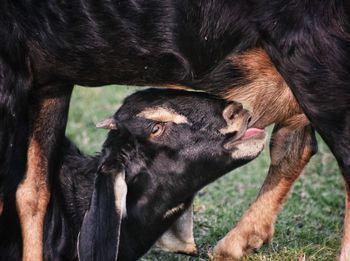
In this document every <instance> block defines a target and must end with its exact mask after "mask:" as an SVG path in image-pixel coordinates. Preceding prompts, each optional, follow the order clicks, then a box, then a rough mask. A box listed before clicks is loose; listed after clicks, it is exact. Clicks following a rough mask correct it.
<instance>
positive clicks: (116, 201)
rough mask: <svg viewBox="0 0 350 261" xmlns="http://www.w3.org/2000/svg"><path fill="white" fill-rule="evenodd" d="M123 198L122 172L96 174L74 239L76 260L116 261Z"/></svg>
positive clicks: (124, 201)
mask: <svg viewBox="0 0 350 261" xmlns="http://www.w3.org/2000/svg"><path fill="white" fill-rule="evenodd" d="M126 194H127V186H126V183H125V172H124V170H123V169H121V168H120V169H119V170H116V171H114V172H113V173H109V174H105V173H98V174H97V177H96V180H95V188H94V191H93V194H92V198H91V202H90V208H89V210H88V211H87V212H86V214H85V217H84V220H83V224H82V227H81V230H80V233H79V236H78V249H77V250H78V255H79V260H81V261H88V260H89V261H92V260H95V261H99V260H117V257H118V249H119V240H120V228H121V221H122V218H123V216H125V215H126Z"/></svg>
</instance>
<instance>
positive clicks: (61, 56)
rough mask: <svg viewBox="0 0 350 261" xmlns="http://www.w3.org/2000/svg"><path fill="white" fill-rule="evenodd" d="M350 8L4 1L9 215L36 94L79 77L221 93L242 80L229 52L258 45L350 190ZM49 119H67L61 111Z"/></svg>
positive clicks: (0, 125)
mask: <svg viewBox="0 0 350 261" xmlns="http://www.w3.org/2000/svg"><path fill="white" fill-rule="evenodd" d="M349 15H350V4H349V1H346V0H310V1H304V0H288V1H287V0H251V1H246V0H237V1H232V0H180V1H178V0H176V1H175V0H165V1H156V0H149V1H141V0H122V1H114V0H112V1H95V0H83V1H77V0H71V1H56V0H50V1H33V0H29V1H28V0H26V1H24V0H2V1H1V3H0V35H1V38H0V152H1V153H0V155H1V156H0V169H1V180H3V182H2V183H3V184H2V187H6V188H10V189H8V190H9V192H8V193H7V192H6V193H5V209H4V211H5V212H6V211H9V209H11V208H13V207H11V206H13V204H12V203H13V197H14V196H13V190H14V188H15V187H16V184H17V183H18V182H19V180H20V178H21V175H23V169H24V168H25V166H23V165H24V163H23V160H24V159H25V151H26V144H27V140H26V137H27V132H28V130H26V128H28V125H29V126H30V125H31V123H30V122H28V120H27V119H28V115H27V112H28V111H30V110H29V109H28V106H30V104H31V100H30V99H28V97H31V96H29V92H31V93H34V96H36V94H37V93H38V92H40V93H43V94H44V95H48V96H55V95H57V93H61V90H62V89H63V88H67V86H71V85H72V84H81V85H89V86H96V85H102V84H108V83H119V84H138V85H146V84H147V85H149V84H163V85H165V84H182V85H186V86H188V87H193V88H196V89H200V90H206V91H212V92H217V91H220V92H221V91H222V90H224V89H225V88H227V87H228V86H230V87H232V86H234V83H235V82H237V81H238V80H242V77H243V78H244V75H243V74H242V72H241V71H240V70H238V69H237V67H236V66H235V65H233V64H230V63H228V61H225V57H227V56H228V55H229V54H232V53H238V52H243V51H246V50H248V49H250V48H255V47H262V48H263V49H264V50H265V51H266V52H267V53H268V54H269V56H270V58H271V59H272V61H273V63H274V65H275V66H276V67H277V69H278V71H279V72H280V73H281V75H282V76H283V77H284V79H285V80H286V82H287V83H288V85H289V86H290V88H291V89H292V91H293V93H294V95H295V96H296V98H297V100H298V102H299V104H300V105H301V107H302V109H303V111H304V112H305V113H306V115H307V116H308V118H309V119H310V121H311V122H312V124H313V126H314V127H315V129H316V130H317V131H318V132H319V133H320V135H321V136H322V137H323V139H324V140H325V141H326V143H327V144H328V145H329V147H330V148H331V150H332V152H333V153H334V155H335V157H336V158H337V161H338V163H339V165H340V168H341V169H342V172H343V175H344V178H345V180H346V183H347V186H348V187H349V186H350V157H349V151H350V91H349V85H350V63H349V57H350V40H349V38H350V17H349ZM63 86H64V87H63ZM64 95H65V96H66V97H68V98H67V99H69V92H66V93H65V94H64ZM63 111H64V110H63ZM52 114H56V115H55V116H54V115H51V117H52V118H54V117H56V118H57V119H63V120H62V122H64V121H65V117H61V116H62V115H61V114H64V113H62V112H61V111H60V110H58V111H57V112H55V113H52ZM14 115H15V117H14ZM22 126H24V128H25V129H24V132H23V133H22ZM63 129H64V124H61V125H60V126H58V127H57V126H52V127H51V129H48V130H46V132H45V133H42V135H47V136H50V135H53V136H57V137H58V138H57V139H53V141H48V140H47V139H45V137H44V138H43V140H44V141H42V144H41V146H42V147H43V148H44V147H45V148H47V149H48V152H49V153H48V154H49V155H48V158H49V159H52V158H53V154H55V153H57V146H58V145H57V143H58V142H59V140H60V137H62V136H63ZM12 145H14V146H12ZM50 163H51V161H50ZM54 167H55V166H51V167H50V170H51V171H50V172H54V171H52V170H54V169H55V168H54ZM48 172H49V170H48ZM8 173H11V177H10V178H7V177H6V176H7V174H8ZM16 173H17V174H16ZM15 174H16V178H14V177H13V176H15ZM51 176H53V174H51ZM4 180H5V181H4ZM10 183H14V184H10ZM7 194H10V195H12V196H7ZM6 197H9V199H8V200H6ZM7 201H8V202H7ZM5 214H6V213H5Z"/></svg>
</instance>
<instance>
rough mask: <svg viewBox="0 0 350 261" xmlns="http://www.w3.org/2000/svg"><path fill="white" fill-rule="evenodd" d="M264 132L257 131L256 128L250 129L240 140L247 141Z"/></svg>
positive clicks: (261, 130)
mask: <svg viewBox="0 0 350 261" xmlns="http://www.w3.org/2000/svg"><path fill="white" fill-rule="evenodd" d="M263 132H264V130H263V129H258V128H250V129H247V130H246V131H245V133H244V135H243V137H242V138H241V139H242V140H245V139H249V138H251V137H253V136H255V135H258V134H261V133H263Z"/></svg>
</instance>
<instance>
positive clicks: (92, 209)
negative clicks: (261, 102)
mask: <svg viewBox="0 0 350 261" xmlns="http://www.w3.org/2000/svg"><path fill="white" fill-rule="evenodd" d="M250 120H251V115H250V114H249V112H248V111H247V110H244V109H243V108H242V105H241V104H239V103H233V102H230V103H227V102H226V101H224V100H220V99H217V98H214V97H212V96H210V95H208V94H205V93H196V92H187V91H180V90H159V89H155V90H147V91H142V92H137V93H135V94H133V95H131V96H130V97H128V98H127V99H126V100H125V102H124V104H123V105H122V106H121V108H120V109H119V110H118V111H117V112H116V114H115V115H114V116H113V117H112V118H109V119H107V120H105V121H102V122H101V123H99V124H98V127H102V128H108V129H111V131H110V132H109V133H108V137H107V140H106V141H105V143H104V145H103V148H102V152H101V153H100V154H99V155H97V156H95V157H89V156H85V155H82V154H81V153H80V152H79V150H78V149H77V148H76V146H75V145H74V144H72V143H71V142H70V141H68V140H65V143H64V146H63V147H64V150H63V152H64V153H63V154H64V156H63V158H64V159H63V163H62V167H61V169H60V174H59V176H58V180H57V181H56V184H59V186H58V187H54V188H53V194H52V199H51V202H50V204H49V208H48V213H47V215H46V220H45V229H44V233H45V248H44V249H45V251H44V253H45V259H46V260H74V259H77V251H76V245H77V238H79V240H78V247H77V248H78V253H79V258H80V260H116V257H117V259H118V260H136V259H137V258H139V257H141V256H142V255H143V254H144V253H146V252H147V251H148V249H149V248H150V247H151V246H152V245H153V244H154V243H155V242H156V240H157V239H158V238H159V237H160V236H161V235H162V234H163V233H164V232H165V231H166V230H167V229H169V228H170V227H171V225H172V224H173V223H174V222H176V220H177V219H178V218H179V217H180V216H181V215H183V214H184V213H185V212H186V211H187V210H188V209H189V208H190V207H191V203H192V199H193V197H194V196H195V193H196V192H197V191H198V190H200V189H201V188H203V187H204V186H205V185H207V184H209V183H210V182H212V181H214V180H215V179H217V178H219V177H220V176H222V175H224V174H225V173H227V172H228V171H230V170H232V169H234V168H237V167H239V166H242V165H244V164H245V163H248V162H249V161H251V160H252V159H254V158H255V157H257V156H258V155H259V153H260V152H261V151H262V149H263V147H264V141H265V133H264V131H263V130H262V129H255V128H249V124H250ZM96 173H97V174H96ZM78 233H79V236H78ZM16 248H17V249H16ZM1 249H2V251H1V252H0V259H1V260H20V259H21V255H20V252H21V251H20V244H18V240H17V241H15V242H7V246H6V245H2V246H1ZM15 253H16V254H15Z"/></svg>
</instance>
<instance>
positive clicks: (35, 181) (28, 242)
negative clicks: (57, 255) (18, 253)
mask: <svg viewBox="0 0 350 261" xmlns="http://www.w3.org/2000/svg"><path fill="white" fill-rule="evenodd" d="M55 88H57V90H58V92H57V93H55V94H54V95H50V96H48V95H47V94H44V93H42V92H41V91H40V90H39V91H36V92H35V91H34V92H33V93H32V97H30V99H31V101H32V104H31V110H30V115H31V116H30V123H31V126H30V138H29V147H28V152H27V171H26V174H25V177H24V179H23V180H22V182H21V183H20V184H19V186H18V188H17V192H16V206H17V211H18V215H19V220H20V224H21V231H22V238H23V260H24V261H40V260H42V259H43V224H44V217H45V213H46V208H47V205H48V202H49V199H50V188H49V181H50V178H49V174H51V173H52V172H54V171H55V168H56V166H57V162H59V158H58V156H59V155H58V152H59V143H60V142H61V140H62V138H63V137H64V130H65V127H66V121H67V114H68V108H69V100H70V95H71V91H72V87H71V86H69V87H63V86H56V87H55Z"/></svg>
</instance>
